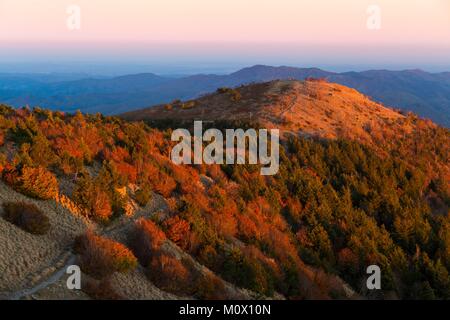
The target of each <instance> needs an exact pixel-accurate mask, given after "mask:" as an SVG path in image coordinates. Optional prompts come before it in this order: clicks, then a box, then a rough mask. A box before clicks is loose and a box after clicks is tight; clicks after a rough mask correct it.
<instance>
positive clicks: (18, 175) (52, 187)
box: [3, 167, 58, 200]
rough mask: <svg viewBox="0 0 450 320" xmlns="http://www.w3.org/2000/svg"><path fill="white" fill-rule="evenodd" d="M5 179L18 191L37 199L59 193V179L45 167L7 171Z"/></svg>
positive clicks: (52, 196)
mask: <svg viewBox="0 0 450 320" xmlns="http://www.w3.org/2000/svg"><path fill="white" fill-rule="evenodd" d="M3 179H4V180H5V182H6V183H8V184H9V185H11V186H12V187H13V188H14V189H16V190H17V191H19V192H21V193H23V194H25V195H27V196H30V197H33V198H37V199H43V200H48V199H52V198H55V197H56V195H57V194H58V181H57V180H56V177H55V175H54V174H53V173H51V172H50V171H48V170H47V169H45V168H43V167H37V168H33V167H23V168H22V170H21V171H20V172H18V171H16V170H14V169H12V170H8V171H5V172H4V174H3Z"/></svg>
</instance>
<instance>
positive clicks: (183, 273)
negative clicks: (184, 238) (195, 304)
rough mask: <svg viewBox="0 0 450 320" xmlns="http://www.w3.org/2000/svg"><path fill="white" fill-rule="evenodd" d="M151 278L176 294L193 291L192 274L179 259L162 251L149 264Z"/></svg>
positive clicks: (158, 285)
mask: <svg viewBox="0 0 450 320" xmlns="http://www.w3.org/2000/svg"><path fill="white" fill-rule="evenodd" d="M148 272H149V273H148V275H149V277H150V280H151V281H152V282H154V283H155V285H156V286H157V287H159V288H161V289H162V290H165V291H168V292H172V293H175V294H190V293H191V289H192V288H191V287H190V286H191V284H192V279H191V274H190V272H189V270H188V269H187V268H186V267H185V266H184V265H183V263H182V262H181V261H179V260H178V259H176V258H174V257H171V256H169V255H166V254H163V253H160V254H157V255H155V256H154V257H153V258H152V260H151V262H150V265H149V270H148Z"/></svg>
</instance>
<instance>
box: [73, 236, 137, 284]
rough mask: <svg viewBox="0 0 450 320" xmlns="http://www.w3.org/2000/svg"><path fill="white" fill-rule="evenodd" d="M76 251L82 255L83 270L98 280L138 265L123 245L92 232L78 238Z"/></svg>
mask: <svg viewBox="0 0 450 320" xmlns="http://www.w3.org/2000/svg"><path fill="white" fill-rule="evenodd" d="M75 251H76V252H77V253H79V254H80V267H81V268H82V270H83V271H84V272H86V273H87V274H90V275H92V276H94V277H98V278H103V277H105V276H108V275H111V274H112V273H114V272H116V271H118V272H126V271H128V270H131V269H133V268H135V267H136V265H137V260H136V257H135V256H134V255H133V253H132V252H131V251H130V250H129V249H128V248H127V247H125V246H124V245H123V244H121V243H118V242H115V241H113V240H110V239H108V238H103V237H101V236H96V235H95V234H93V233H92V232H87V233H86V234H84V235H82V236H79V237H78V238H77V240H76V242H75Z"/></svg>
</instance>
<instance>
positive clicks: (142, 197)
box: [134, 186, 152, 207]
mask: <svg viewBox="0 0 450 320" xmlns="http://www.w3.org/2000/svg"><path fill="white" fill-rule="evenodd" d="M134 198H135V199H136V201H137V203H138V204H139V205H140V206H141V207H145V206H146V205H147V203H148V202H149V201H150V199H151V198H152V190H151V189H150V188H149V187H148V186H144V187H142V188H141V189H139V190H138V191H136V193H135V194H134Z"/></svg>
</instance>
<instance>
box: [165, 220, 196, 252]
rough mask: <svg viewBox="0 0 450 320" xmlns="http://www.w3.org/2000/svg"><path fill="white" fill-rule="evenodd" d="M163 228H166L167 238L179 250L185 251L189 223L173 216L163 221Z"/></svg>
mask: <svg viewBox="0 0 450 320" xmlns="http://www.w3.org/2000/svg"><path fill="white" fill-rule="evenodd" d="M164 226H165V227H166V228H167V232H166V234H167V237H168V238H169V239H170V240H172V241H173V242H175V243H176V244H177V245H178V246H179V247H180V248H182V249H185V248H186V246H187V244H188V241H189V232H190V225H189V223H188V222H187V221H186V220H183V219H181V218H180V217H179V216H175V217H172V218H170V219H167V220H166V221H164Z"/></svg>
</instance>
